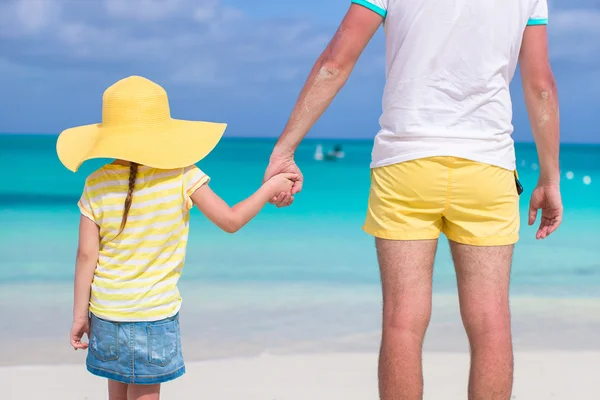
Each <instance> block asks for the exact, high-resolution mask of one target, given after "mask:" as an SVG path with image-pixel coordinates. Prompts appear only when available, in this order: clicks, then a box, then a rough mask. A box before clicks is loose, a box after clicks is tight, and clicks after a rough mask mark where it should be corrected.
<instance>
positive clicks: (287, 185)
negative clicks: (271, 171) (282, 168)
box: [266, 173, 299, 196]
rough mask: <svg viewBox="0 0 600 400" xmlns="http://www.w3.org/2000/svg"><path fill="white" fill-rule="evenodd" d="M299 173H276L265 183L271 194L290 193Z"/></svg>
mask: <svg viewBox="0 0 600 400" xmlns="http://www.w3.org/2000/svg"><path fill="white" fill-rule="evenodd" d="M298 177H299V175H298V174H294V173H283V174H277V175H275V176H273V177H272V178H270V179H269V180H268V181H267V182H266V185H268V186H269V189H270V190H271V193H272V195H273V196H276V195H278V194H279V193H282V192H284V193H291V191H292V187H294V183H295V182H296V181H297V180H298Z"/></svg>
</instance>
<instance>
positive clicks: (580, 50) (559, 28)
mask: <svg viewBox="0 0 600 400" xmlns="http://www.w3.org/2000/svg"><path fill="white" fill-rule="evenodd" d="M548 31H549V35H550V51H551V56H552V57H553V58H554V59H561V60H563V61H567V62H570V63H577V64H598V63H599V59H598V54H600V41H598V37H599V36H600V10H596V9H584V8H580V9H557V10H554V12H553V13H552V18H551V20H550V25H549V26H548Z"/></svg>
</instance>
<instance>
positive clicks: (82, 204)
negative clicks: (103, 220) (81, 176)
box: [77, 180, 98, 224]
mask: <svg viewBox="0 0 600 400" xmlns="http://www.w3.org/2000/svg"><path fill="white" fill-rule="evenodd" d="M77 206H78V207H79V211H81V214H82V215H83V216H84V217H87V218H89V219H91V220H92V221H93V222H95V223H96V224H98V215H97V213H96V212H95V210H96V206H95V205H94V199H93V198H92V196H91V195H90V185H89V183H88V181H87V180H86V182H85V187H84V188H83V193H82V194H81V198H80V199H79V202H78V203H77Z"/></svg>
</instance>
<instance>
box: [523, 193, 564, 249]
mask: <svg viewBox="0 0 600 400" xmlns="http://www.w3.org/2000/svg"><path fill="white" fill-rule="evenodd" d="M538 210H542V220H541V222H540V227H539V228H538V231H537V233H536V235H535V237H536V239H545V238H547V237H548V236H549V235H550V234H551V233H552V232H554V231H555V230H556V229H558V226H559V225H560V223H561V222H562V216H563V205H562V199H561V196H560V188H559V186H558V185H546V186H543V185H538V186H537V187H536V188H535V190H534V191H533V193H532V194H531V202H530V204H529V225H530V226H531V225H533V224H534V223H535V220H536V219H537V214H538Z"/></svg>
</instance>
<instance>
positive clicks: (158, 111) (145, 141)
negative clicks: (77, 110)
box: [56, 76, 227, 172]
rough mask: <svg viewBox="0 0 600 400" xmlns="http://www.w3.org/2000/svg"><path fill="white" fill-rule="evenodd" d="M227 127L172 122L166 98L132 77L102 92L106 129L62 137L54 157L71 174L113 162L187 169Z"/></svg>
mask: <svg viewBox="0 0 600 400" xmlns="http://www.w3.org/2000/svg"><path fill="white" fill-rule="evenodd" d="M226 127H227V124H221V123H213V122H202V121H184V120H179V119H173V118H171V112H170V109H169V99H168V97H167V92H166V91H165V90H164V89H163V88H162V87H161V86H159V85H157V84H156V83H154V82H152V81H150V80H148V79H146V78H143V77H140V76H130V77H128V78H125V79H122V80H120V81H118V82H117V83H115V84H114V85H112V86H111V87H109V88H108V89H106V91H105V92H104V95H103V96H102V123H99V124H92V125H85V126H79V127H75V128H70V129H67V130H65V131H63V132H62V133H61V134H60V135H59V137H58V141H57V143H56V151H57V153H58V158H59V159H60V161H61V162H62V163H63V164H64V165H65V167H67V168H68V169H70V170H71V171H73V172H76V171H77V170H78V169H79V167H80V166H81V164H82V163H83V162H84V161H86V160H89V159H92V158H114V159H120V160H125V161H131V162H135V163H138V164H141V165H146V166H148V167H152V168H159V169H175V168H183V167H187V166H189V165H192V164H195V163H197V162H198V161H200V160H201V159H203V158H204V157H206V156H207V155H208V154H209V153H210V152H211V151H212V150H213V149H214V148H215V146H216V145H217V143H218V142H219V140H220V139H221V137H222V136H223V133H224V132H225V128H226Z"/></svg>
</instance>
